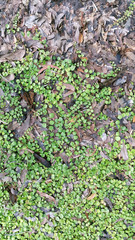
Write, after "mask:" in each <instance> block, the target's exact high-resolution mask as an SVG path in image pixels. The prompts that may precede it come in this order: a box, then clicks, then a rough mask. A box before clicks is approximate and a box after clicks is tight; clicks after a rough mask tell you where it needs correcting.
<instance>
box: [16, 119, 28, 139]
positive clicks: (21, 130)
mask: <svg viewBox="0 0 135 240" xmlns="http://www.w3.org/2000/svg"><path fill="white" fill-rule="evenodd" d="M29 127H30V115H28V116H27V118H26V120H25V121H24V122H23V123H22V125H21V126H20V127H19V128H18V129H17V132H18V137H21V136H22V135H23V134H24V133H25V132H26V131H27V129H28V128H29Z"/></svg>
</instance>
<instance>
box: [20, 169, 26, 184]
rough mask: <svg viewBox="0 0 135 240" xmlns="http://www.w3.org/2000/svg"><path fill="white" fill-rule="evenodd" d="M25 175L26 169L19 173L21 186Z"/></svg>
mask: <svg viewBox="0 0 135 240" xmlns="http://www.w3.org/2000/svg"><path fill="white" fill-rule="evenodd" d="M26 175H27V169H23V170H22V172H21V176H20V178H21V183H22V184H23V183H24V181H25V178H26Z"/></svg>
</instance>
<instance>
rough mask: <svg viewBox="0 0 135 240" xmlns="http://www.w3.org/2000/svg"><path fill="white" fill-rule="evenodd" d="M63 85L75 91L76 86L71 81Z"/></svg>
mask: <svg viewBox="0 0 135 240" xmlns="http://www.w3.org/2000/svg"><path fill="white" fill-rule="evenodd" d="M63 85H64V86H65V87H66V89H68V90H71V91H72V92H74V91H75V87H74V86H73V85H71V84H69V83H63Z"/></svg>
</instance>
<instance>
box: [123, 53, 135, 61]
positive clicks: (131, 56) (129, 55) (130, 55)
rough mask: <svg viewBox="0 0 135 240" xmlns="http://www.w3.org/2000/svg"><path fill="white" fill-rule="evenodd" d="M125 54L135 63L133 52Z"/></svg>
mask: <svg viewBox="0 0 135 240" xmlns="http://www.w3.org/2000/svg"><path fill="white" fill-rule="evenodd" d="M125 54H126V56H127V57H128V58H129V59H130V60H131V61H133V62H135V54H134V53H133V52H131V51H127V52H126V53H125Z"/></svg>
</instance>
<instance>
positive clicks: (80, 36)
mask: <svg viewBox="0 0 135 240" xmlns="http://www.w3.org/2000/svg"><path fill="white" fill-rule="evenodd" d="M83 39H84V38H83V34H82V33H79V43H80V44H81V43H82V42H83Z"/></svg>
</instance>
